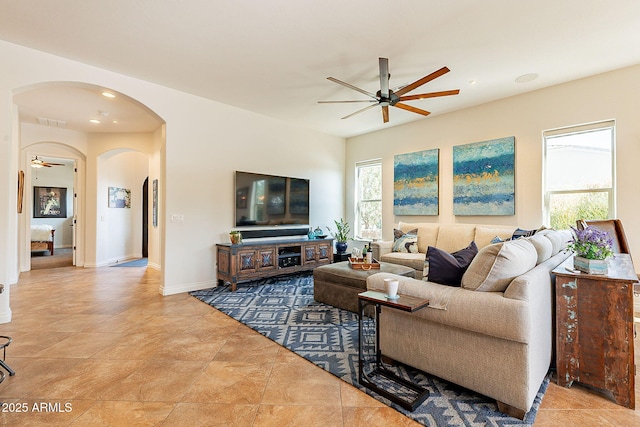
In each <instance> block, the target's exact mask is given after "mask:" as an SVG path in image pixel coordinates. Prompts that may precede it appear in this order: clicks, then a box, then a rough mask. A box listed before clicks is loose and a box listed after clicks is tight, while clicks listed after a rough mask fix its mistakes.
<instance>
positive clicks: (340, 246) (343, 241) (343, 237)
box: [327, 218, 351, 254]
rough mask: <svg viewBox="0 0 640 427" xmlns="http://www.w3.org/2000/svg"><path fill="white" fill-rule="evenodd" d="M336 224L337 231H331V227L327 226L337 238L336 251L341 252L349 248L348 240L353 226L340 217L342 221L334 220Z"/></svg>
mask: <svg viewBox="0 0 640 427" xmlns="http://www.w3.org/2000/svg"><path fill="white" fill-rule="evenodd" d="M333 222H334V223H335V224H336V232H335V233H333V232H331V229H330V228H329V227H327V230H329V232H330V233H331V235H332V236H333V238H334V239H335V240H336V252H337V253H339V254H341V253H344V252H345V251H346V250H347V240H349V233H350V232H351V227H350V226H349V223H348V222H346V221H345V220H343V219H342V218H340V221H338V220H334V221H333Z"/></svg>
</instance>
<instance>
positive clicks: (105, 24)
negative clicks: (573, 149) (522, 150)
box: [0, 0, 640, 137]
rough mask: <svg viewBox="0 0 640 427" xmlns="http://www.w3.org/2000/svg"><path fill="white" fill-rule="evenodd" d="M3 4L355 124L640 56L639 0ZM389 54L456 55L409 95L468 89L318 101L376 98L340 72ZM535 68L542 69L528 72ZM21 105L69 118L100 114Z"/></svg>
mask: <svg viewBox="0 0 640 427" xmlns="http://www.w3.org/2000/svg"><path fill="white" fill-rule="evenodd" d="M0 11H1V13H0V39H4V40H7V41H9V42H13V43H16V44H20V45H24V46H28V47H31V48H35V49H38V50H42V51H45V52H49V53H52V54H55V55H59V56H62V57H67V58H70V59H74V60H77V61H80V62H83V63H87V64H91V65H95V66H98V67H101V68H104V69H108V70H112V71H116V72H119V73H122V74H126V75H130V76H133V77H137V78H140V79H144V80H147V81H151V82H155V83H158V84H161V85H164V86H167V87H172V88H175V89H179V90H182V91H185V92H188V93H192V94H196V95H199V96H202V97H205V98H209V99H213V100H216V101H219V102H222V103H225V104H229V105H234V106H237V107H240V108H244V109H246V110H250V111H254V112H257V113H261V114H264V115H267V116H271V117H275V118H278V119H282V120H285V121H289V122H293V123H296V124H298V125H301V126H305V127H309V128H313V129H316V130H319V131H322V132H325V133H328V134H333V135H338V136H342V137H349V136H353V135H358V134H363V133H367V132H371V131H375V130H378V129H382V128H385V127H389V126H395V125H399V124H402V123H407V122H409V121H413V120H429V117H432V116H433V115H435V114H442V113H445V112H449V111H453V110H457V109H461V108H466V107H470V106H473V105H478V104H481V103H485V102H489V101H492V100H496V99H500V98H504V97H508V96H512V95H516V94H519V93H522V92H526V91H531V90H535V89H539V88H542V87H546V86H551V85H555V84H558V83H562V82H566V81H570V80H574V79H578V78H581V77H586V76H589V75H594V74H598V73H602V72H606V71H609V70H613V69H618V68H622V67H626V66H630V65H635V64H639V63H640V1H637V0H608V1H606V2H605V1H602V0H538V1H535V2H531V1H524V0H483V1H478V0H456V1H435V0H422V1H418V0H395V1H393V2H391V1H379V0H347V1H345V0H316V1H314V0H297V1H291V0H269V1H248V0H188V1H170V0H136V1H131V0H108V1H105V0H100V1H97V0H58V1H49V0H20V1H15V0H0ZM379 57H387V58H389V64H390V65H389V68H390V74H391V86H392V87H394V86H401V85H406V84H407V83H411V82H413V81H415V80H417V79H419V78H421V77H423V76H425V75H427V74H429V73H431V72H433V71H435V70H437V69H439V68H441V67H442V66H447V67H449V68H450V69H451V72H449V73H448V74H446V75H444V76H442V77H440V78H438V79H436V80H434V81H432V82H430V83H427V84H426V85H424V86H422V87H421V88H418V89H416V90H414V91H412V92H410V94H414V93H423V92H432V91H440V90H448V89H460V95H457V96H451V97H445V98H433V99H426V100H420V101H409V102H407V103H409V104H411V105H414V106H416V107H418V108H422V109H425V110H428V111H431V112H432V116H429V117H426V118H424V117H423V116H420V115H417V114H414V113H411V112H407V111H403V110H400V109H398V108H391V109H390V122H389V123H387V124H383V122H382V115H381V113H380V109H379V108H373V109H371V110H368V111H366V112H364V113H361V114H358V115H356V116H354V117H352V118H349V119H345V120H341V119H340V118H341V117H343V116H345V115H347V114H350V113H352V112H354V111H356V110H358V109H359V108H362V106H364V105H365V104H318V103H317V101H318V100H342V99H365V98H366V97H364V96H363V95H361V94H359V93H358V92H355V91H353V90H350V89H348V88H345V87H343V86H340V85H338V84H336V83H333V82H331V81H328V80H327V79H326V78H327V77H329V76H332V77H335V78H337V79H339V80H342V81H345V82H348V83H350V84H352V85H355V86H357V87H360V88H362V89H364V90H366V91H369V92H374V93H375V92H376V91H377V90H378V89H379V77H378V58H379ZM528 73H537V74H538V75H539V78H537V79H535V80H533V81H531V82H528V83H516V82H515V79H516V78H517V77H518V76H521V75H524V74H528ZM470 81H475V82H476V84H475V85H472V84H470ZM44 95H46V94H41V96H40V98H43V97H44V98H46V97H47V96H44ZM58 96H64V95H60V94H59V95H58ZM96 96H98V95H96ZM34 98H38V97H37V96H36V97H34ZM57 99H62V98H57ZM68 102H69V103H73V102H74V100H72V99H69V100H68ZM18 104H19V105H20V106H21V108H24V109H33V108H36V105H41V106H42V107H41V108H42V110H43V111H40V112H38V114H43V115H45V116H52V117H51V118H54V119H57V120H65V121H67V122H68V123H74V120H76V119H79V120H80V121H86V120H87V119H86V118H85V117H84V116H86V115H88V114H95V113H96V111H94V110H96V108H94V107H91V106H89V105H83V107H86V108H88V109H90V110H91V111H88V112H86V111H85V112H82V114H83V117H75V116H77V115H79V114H80V112H78V111H72V110H70V111H68V112H66V111H64V114H60V115H66V114H68V115H69V116H68V117H56V114H55V113H58V112H60V113H63V111H62V110H59V109H58V110H56V108H55V107H52V106H49V107H45V105H44V102H42V103H41V101H39V100H38V99H35V100H34V99H30V100H29V101H26V100H25V101H24V103H20V102H19V103H18ZM27 104H28V105H27ZM112 111H113V110H112ZM31 114H32V115H33V112H32V113H31ZM110 114H115V113H113V112H112V113H110Z"/></svg>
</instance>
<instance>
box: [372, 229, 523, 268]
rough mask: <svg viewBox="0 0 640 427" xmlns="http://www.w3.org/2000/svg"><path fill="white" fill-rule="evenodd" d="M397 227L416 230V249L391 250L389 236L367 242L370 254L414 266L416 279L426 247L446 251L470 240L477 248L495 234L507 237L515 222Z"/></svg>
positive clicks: (457, 247) (422, 262)
mask: <svg viewBox="0 0 640 427" xmlns="http://www.w3.org/2000/svg"><path fill="white" fill-rule="evenodd" d="M397 229H398V230H400V231H403V232H405V233H408V232H411V231H413V230H417V236H418V244H417V249H418V253H411V252H393V250H392V249H393V244H394V242H393V241H392V240H390V241H380V242H373V243H371V249H372V250H373V258H375V259H377V260H379V261H382V262H390V263H393V264H400V265H404V266H407V267H411V268H413V269H414V270H416V279H422V277H423V270H424V269H425V258H426V254H427V248H428V247H429V246H435V247H436V248H439V249H442V250H444V251H447V252H454V251H457V250H459V249H462V248H464V247H466V246H467V245H468V244H469V243H470V242H471V241H472V240H473V241H475V242H476V246H477V247H478V249H482V248H483V247H485V246H487V245H488V244H490V243H491V241H492V240H493V239H494V238H495V237H498V238H501V239H507V238H510V237H511V236H512V235H513V233H514V231H515V230H516V229H517V227H515V226H500V225H476V224H439V223H407V222H400V223H398V226H397Z"/></svg>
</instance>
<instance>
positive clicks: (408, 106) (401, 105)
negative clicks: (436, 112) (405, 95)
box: [394, 102, 431, 116]
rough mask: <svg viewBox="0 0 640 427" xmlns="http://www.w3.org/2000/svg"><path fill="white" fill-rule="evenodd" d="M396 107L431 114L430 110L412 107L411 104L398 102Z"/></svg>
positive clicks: (426, 114) (424, 114) (425, 114)
mask: <svg viewBox="0 0 640 427" xmlns="http://www.w3.org/2000/svg"><path fill="white" fill-rule="evenodd" d="M394 107H398V108H402V109H403V110H407V111H411V112H412V113H417V114H422V115H423V116H428V115H429V114H431V112H430V111H427V110H422V109H420V108H416V107H412V106H411V105H407V104H402V103H400V102H398V103H397V104H396V105H394Z"/></svg>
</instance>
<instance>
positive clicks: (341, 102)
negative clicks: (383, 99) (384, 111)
mask: <svg viewBox="0 0 640 427" xmlns="http://www.w3.org/2000/svg"><path fill="white" fill-rule="evenodd" d="M349 102H378V100H377V99H358V100H353V101H318V104H345V103H349Z"/></svg>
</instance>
